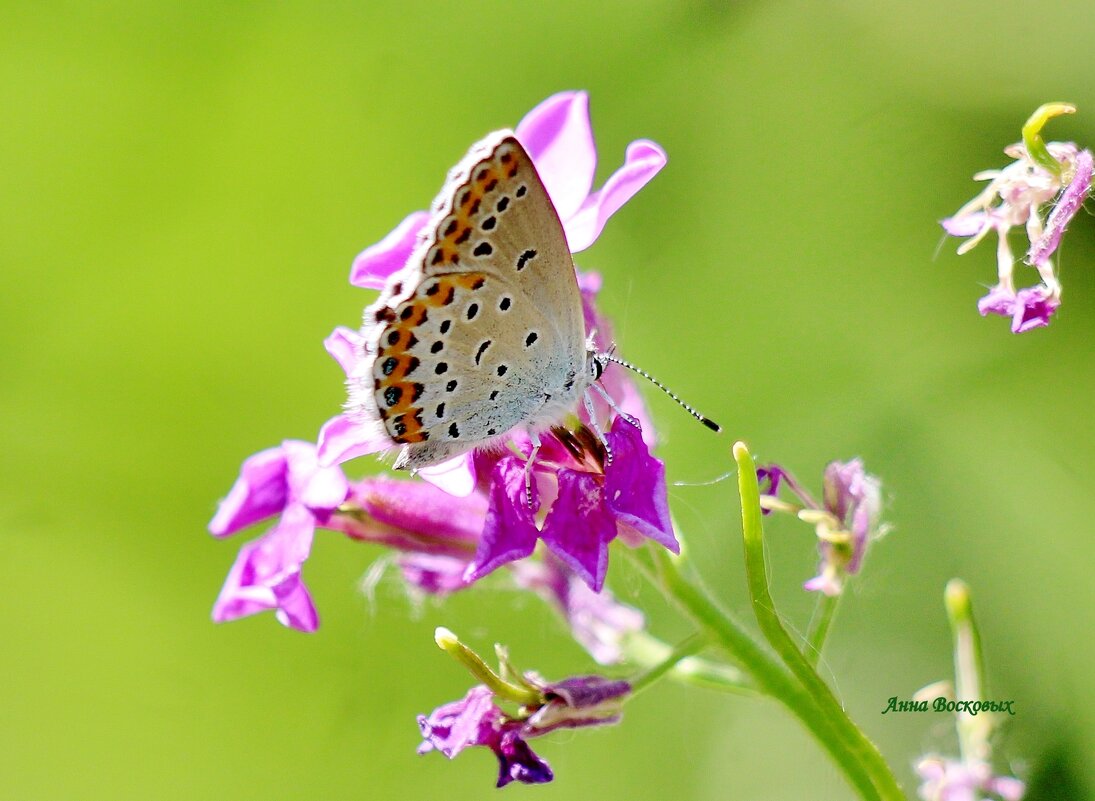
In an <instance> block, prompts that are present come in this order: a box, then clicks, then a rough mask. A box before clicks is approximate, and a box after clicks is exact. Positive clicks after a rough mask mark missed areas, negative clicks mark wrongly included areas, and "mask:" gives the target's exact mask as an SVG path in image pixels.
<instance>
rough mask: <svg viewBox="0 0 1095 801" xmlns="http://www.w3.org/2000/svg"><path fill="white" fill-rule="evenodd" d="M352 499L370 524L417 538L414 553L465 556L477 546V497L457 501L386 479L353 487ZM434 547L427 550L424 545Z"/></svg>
mask: <svg viewBox="0 0 1095 801" xmlns="http://www.w3.org/2000/svg"><path fill="white" fill-rule="evenodd" d="M353 499H354V501H355V502H356V503H358V504H359V505H360V506H361V508H362V510H363V511H364V512H365V513H366V514H367V515H368V517H369V519H370V520H373V521H376V522H377V523H379V524H380V525H383V526H387V527H389V528H390V529H392V530H394V531H402V532H408V533H409V534H410V535H411V536H413V537H415V538H416V543H417V545H416V547H415V550H419V551H425V552H428V553H445V554H451V553H453V552H454V550H455V551H456V552H458V553H467V552H468V551H470V549H471V548H470V546H471V545H473V544H474V543H476V542H478V540H479V535H480V534H481V533H482V530H483V519H484V517H485V515H486V510H487V503H486V499H485V498H483V496H482V495H480V494H475V495H469V496H468V497H466V498H461V499H459V500H457V499H454V498H453V497H452V496H451V495H449V494H448V493H446V492H444V491H442V490H440V489H438V488H437V487H434V486H431V485H429V484H425V483H423V482H421V481H400V480H397V479H393V478H388V477H386V476H377V477H376V478H366V479H363V480H361V481H360V482H358V483H357V484H356V485H355V487H354V493H353ZM423 542H426V543H433V544H434V545H435V546H436V547H433V548H430V547H427V546H426V545H424V544H423Z"/></svg>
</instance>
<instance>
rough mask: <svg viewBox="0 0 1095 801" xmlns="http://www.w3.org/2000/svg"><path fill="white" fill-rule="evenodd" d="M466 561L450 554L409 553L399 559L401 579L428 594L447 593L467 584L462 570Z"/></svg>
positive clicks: (465, 568) (466, 565) (464, 568)
mask: <svg viewBox="0 0 1095 801" xmlns="http://www.w3.org/2000/svg"><path fill="white" fill-rule="evenodd" d="M467 567H468V563H467V561H466V560H464V559H457V558H455V557H452V556H434V555H433V554H425V553H420V554H411V555H410V556H405V557H403V558H401V559H400V560H399V570H400V572H401V573H402V574H403V580H404V581H406V582H407V583H408V584H410V585H412V586H415V587H417V588H418V589H420V590H422V591H424V592H427V593H429V594H430V595H448V594H449V593H451V592H456V591H457V590H460V589H463V588H464V587H466V586H467V583H466V582H465V581H464V571H465V570H467Z"/></svg>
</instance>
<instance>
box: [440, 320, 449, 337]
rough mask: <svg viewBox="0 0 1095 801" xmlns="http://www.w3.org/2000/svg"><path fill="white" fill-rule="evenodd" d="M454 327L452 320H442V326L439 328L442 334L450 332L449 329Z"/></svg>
mask: <svg viewBox="0 0 1095 801" xmlns="http://www.w3.org/2000/svg"><path fill="white" fill-rule="evenodd" d="M450 328H452V320H442V321H441V327H440V328H439V329H438V330H439V331H440V332H441V333H442V334H447V333H449V329H450Z"/></svg>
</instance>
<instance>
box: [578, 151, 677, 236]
mask: <svg viewBox="0 0 1095 801" xmlns="http://www.w3.org/2000/svg"><path fill="white" fill-rule="evenodd" d="M665 161H666V157H665V151H664V150H662V149H661V147H659V146H658V145H656V144H654V143H653V142H650V141H648V140H646V139H640V140H638V141H635V142H632V143H631V144H630V145H628V146H627V156H626V158H625V159H624V166H622V167H620V169H618V170H616V172H614V173H613V174H612V177H610V178H609V179H608V180H607V181H606V182H605V185H604V186H603V187H601V188H600V189H598V190H597V191H596V192H594V193H593V194H591V195H590V196H589V197H588V198H586V200H585V202H584V203H582V206H581V208H580V209H578V211H577V212H576V213H575V214H574V215H572V216H569V217H566V216H564V217H563V218H562V219H563V227H564V228H565V229H566V235H567V243H568V244H569V245H570V251H571V253H577V252H579V251H581V250H585V249H586V248H588V247H589V246H590V245H592V244H593V243H594V242H595V241H597V237H599V236H600V235H601V231H602V230H603V229H604V227H605V223H606V222H608V218H609V217H611V216H612V215H613V214H615V213H616V212H617V211H618V210H619V209H620V207H621V206H623V205H624V204H625V203H627V201H629V200H630V199H631V198H632V197H634V196H635V193H636V192H638V191H639V190H640V189H642V188H643V187H644V186H646V184H647V183H648V182H649V181H650V179H651V178H653V177H654V176H655V175H657V174H658V172H659V171H660V170H661V168H662V167H664V166H665Z"/></svg>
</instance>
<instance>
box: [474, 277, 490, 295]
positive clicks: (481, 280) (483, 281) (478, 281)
mask: <svg viewBox="0 0 1095 801" xmlns="http://www.w3.org/2000/svg"><path fill="white" fill-rule="evenodd" d="M486 283H487V279H486V278H484V277H483V276H479V277H478V278H476V279H475V280H474V281H472V282H471V291H472V292H474V291H475V290H477V289H482V288H483V285H484V284H486Z"/></svg>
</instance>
